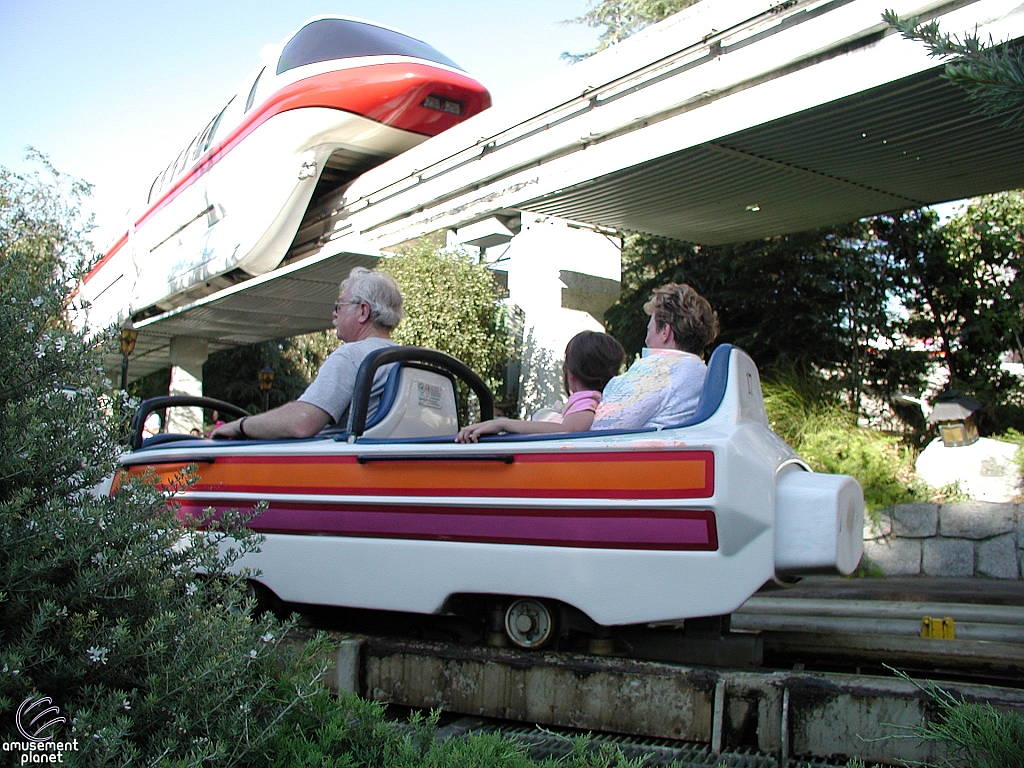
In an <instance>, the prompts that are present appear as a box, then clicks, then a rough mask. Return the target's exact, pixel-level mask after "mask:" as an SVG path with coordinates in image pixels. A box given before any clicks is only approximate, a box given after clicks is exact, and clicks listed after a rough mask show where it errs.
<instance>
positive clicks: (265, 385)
mask: <svg viewBox="0 0 1024 768" xmlns="http://www.w3.org/2000/svg"><path fill="white" fill-rule="evenodd" d="M256 378H257V379H258V380H259V383H260V391H261V392H263V411H264V412H266V411H269V410H270V390H271V389H272V388H273V386H274V369H273V368H271V367H270V364H269V363H268V364H267V365H265V366H263V368H262V370H260V372H259V373H257V374H256Z"/></svg>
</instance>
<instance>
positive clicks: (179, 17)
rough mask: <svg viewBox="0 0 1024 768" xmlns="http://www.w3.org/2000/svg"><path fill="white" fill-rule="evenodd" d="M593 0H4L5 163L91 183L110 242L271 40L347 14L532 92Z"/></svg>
mask: <svg viewBox="0 0 1024 768" xmlns="http://www.w3.org/2000/svg"><path fill="white" fill-rule="evenodd" d="M587 7H588V5H587V2H586V0H516V2H505V1H504V0H500V1H495V0H483V1H481V0H456V1H454V2H445V1H444V0H436V1H434V2H427V1H426V0H420V1H419V2H415V1H414V0H376V2H374V1H372V0H345V1H344V2H338V1H337V0H334V1H332V0H287V1H283V0H277V1H276V2H273V1H271V0H244V1H243V0H174V1H173V2H171V1H170V0H143V1H142V2H139V1H137V0H136V1H135V2H131V1H129V0H124V1H123V2H116V1H115V0H0V104H2V107H0V113H2V115H3V117H2V118H0V165H4V166H6V167H8V168H12V169H14V170H25V169H26V165H25V164H24V161H23V157H24V153H25V147H26V146H28V145H32V146H34V147H36V148H37V149H39V150H42V151H43V152H45V153H47V154H48V155H49V156H50V159H51V161H52V162H53V164H54V165H55V166H56V167H57V168H58V169H59V170H61V171H64V172H65V173H70V174H72V175H74V176H77V177H79V178H82V179H85V180H86V181H89V182H92V183H93V184H94V185H95V187H94V190H93V202H92V208H93V211H94V212H95V214H96V223H97V225H98V228H97V230H96V232H95V233H94V240H95V242H96V245H97V247H98V248H100V249H102V248H103V246H105V245H106V244H107V241H109V240H110V239H112V238H114V237H116V236H117V235H118V234H120V231H119V230H121V228H122V226H123V214H124V212H125V211H126V210H127V208H128V206H129V205H131V204H132V202H133V201H134V200H135V199H136V198H137V197H138V196H139V195H140V194H142V193H143V192H144V189H145V187H146V186H148V184H149V182H150V181H151V180H152V177H153V176H154V175H155V174H156V172H157V171H158V170H159V169H160V168H162V167H163V166H164V165H166V163H167V161H168V160H169V159H170V158H171V157H173V156H174V155H175V154H176V153H177V152H178V151H179V150H180V148H181V147H180V146H179V145H182V144H183V143H185V142H187V141H188V140H189V139H190V138H191V137H192V135H193V134H194V133H195V132H196V131H198V130H199V129H200V128H202V126H203V125H204V124H205V123H206V122H207V121H208V119H209V118H210V116H212V115H213V114H214V113H215V112H216V111H217V110H218V109H219V108H220V107H221V106H223V102H224V101H225V99H227V97H228V96H229V95H230V94H231V93H232V92H233V90H234V88H235V87H236V86H237V85H238V83H239V82H241V80H242V78H244V77H245V76H246V74H247V73H248V72H249V71H250V70H251V69H252V68H253V67H255V66H256V64H257V62H258V57H259V51H260V49H261V48H262V47H263V46H264V45H265V44H267V43H271V42H278V41H280V40H282V39H283V38H284V37H285V36H286V35H288V34H289V33H290V32H291V31H293V30H294V29H296V28H297V27H299V26H300V25H301V24H302V22H303V21H305V20H306V19H307V18H309V17H311V16H315V15H317V14H323V13H337V14H345V15H350V16H357V17H361V18H365V19H371V20H374V21H378V22H381V23H384V24H388V25H390V26H393V27H397V28H398V29H401V30H403V31H404V32H408V33H409V34H412V35H414V36H416V37H419V38H422V39H423V40H425V41H426V42H428V43H430V44H431V45H433V46H434V47H435V48H437V49H439V50H440V51H442V52H443V53H444V54H446V55H447V56H448V57H449V58H451V59H453V60H454V61H456V62H457V63H458V64H459V65H460V66H462V67H463V68H464V69H466V71H468V72H469V73H470V74H472V75H473V76H474V77H476V78H477V79H478V80H480V81H481V82H482V83H483V84H484V85H485V86H487V88H488V89H489V90H490V91H491V95H492V97H493V99H494V101H495V103H501V102H502V101H504V100H507V99H510V98H514V97H516V96H517V94H526V95H528V93H529V88H530V86H532V85H534V84H536V83H537V82H539V81H540V80H542V79H543V78H545V77H547V76H549V75H551V74H554V73H555V72H558V71H560V70H561V69H563V68H564V67H565V66H566V64H565V62H564V61H562V60H560V58H559V55H560V54H561V53H562V51H567V50H568V51H572V52H581V51H585V50H589V49H591V48H593V46H594V44H595V42H596V39H597V31H596V30H594V29H591V28H589V27H587V26H585V25H581V24H562V23H560V22H563V21H564V20H566V19H571V18H574V17H577V16H579V15H581V14H582V13H584V12H585V11H586V10H587Z"/></svg>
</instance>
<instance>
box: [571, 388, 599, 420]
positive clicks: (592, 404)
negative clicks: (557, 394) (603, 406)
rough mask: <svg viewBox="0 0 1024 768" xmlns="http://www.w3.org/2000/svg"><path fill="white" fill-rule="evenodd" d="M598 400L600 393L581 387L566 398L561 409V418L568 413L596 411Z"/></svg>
mask: <svg viewBox="0 0 1024 768" xmlns="http://www.w3.org/2000/svg"><path fill="white" fill-rule="evenodd" d="M600 402H601V393H600V392H598V391H596V390H591V389H581V390H580V391H579V392H573V393H572V394H571V395H570V396H569V399H568V400H566V402H565V408H563V409H562V418H563V419H564V418H565V417H566V416H568V415H569V414H570V413H580V412H581V411H596V410H597V404H598V403H600Z"/></svg>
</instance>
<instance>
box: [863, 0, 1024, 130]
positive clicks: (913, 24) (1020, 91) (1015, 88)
mask: <svg viewBox="0 0 1024 768" xmlns="http://www.w3.org/2000/svg"><path fill="white" fill-rule="evenodd" d="M882 18H883V19H884V20H885V22H886V23H887V24H889V25H891V26H893V27H895V28H896V29H897V30H899V32H900V34H902V35H903V37H905V38H907V39H908V40H915V41H917V42H921V43H924V44H925V45H926V46H927V47H928V54H929V55H930V56H935V57H937V58H943V59H948V58H952V61H950V62H948V63H947V64H946V67H945V72H944V73H943V77H945V78H946V79H947V80H949V81H950V82H951V83H954V84H955V85H958V86H960V87H961V88H964V89H965V90H966V91H967V96H968V98H970V99H972V100H973V101H975V102H976V103H977V105H978V109H979V110H980V111H981V112H983V113H984V114H987V115H991V116H993V117H1002V118H1003V125H1005V126H1012V127H1019V126H1022V125H1024V55H1022V52H1021V48H1020V46H1019V45H1018V44H1015V43H1009V42H1006V43H1001V44H997V43H996V42H995V41H994V40H993V39H992V37H991V36H990V37H989V39H988V42H984V41H982V40H981V39H980V38H979V37H978V35H977V34H970V33H965V34H963V35H953V34H950V33H948V32H942V31H940V29H939V23H938V22H937V21H931V22H928V23H926V24H922V23H921V21H920V20H919V19H918V18H916V17H914V18H910V19H900V18H899V16H897V15H896V13H895V12H894V11H891V10H887V11H886V12H885V13H884V14H882Z"/></svg>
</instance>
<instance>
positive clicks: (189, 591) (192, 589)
mask: <svg viewBox="0 0 1024 768" xmlns="http://www.w3.org/2000/svg"><path fill="white" fill-rule="evenodd" d="M198 591H199V587H197V586H196V585H195V584H186V585H185V594H186V595H188V596H189V597H192V595H194V594H195V593H196V592H198Z"/></svg>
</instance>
